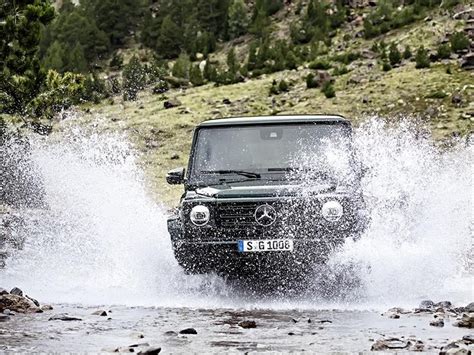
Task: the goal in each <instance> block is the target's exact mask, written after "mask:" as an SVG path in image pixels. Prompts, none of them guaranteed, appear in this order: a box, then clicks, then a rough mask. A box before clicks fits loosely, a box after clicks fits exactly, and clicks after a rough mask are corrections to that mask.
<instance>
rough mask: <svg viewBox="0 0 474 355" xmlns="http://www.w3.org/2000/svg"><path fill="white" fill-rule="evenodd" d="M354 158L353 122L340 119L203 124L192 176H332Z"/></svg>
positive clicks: (204, 177) (241, 177) (213, 178)
mask: <svg viewBox="0 0 474 355" xmlns="http://www.w3.org/2000/svg"><path fill="white" fill-rule="evenodd" d="M350 159H351V154H350V128H349V127H347V126H345V125H341V124H326V123H325V124H321V123H317V124H315V123H308V124H298V125H295V124H272V125H268V124H266V125H251V126H233V127H210V128H201V129H199V131H198V134H197V141H196V143H195V151H194V159H193V162H192V164H191V172H190V180H191V181H202V182H207V181H208V180H216V179H217V180H233V179H236V178H238V179H241V180H245V179H252V178H253V179H257V178H258V179H262V180H264V179H267V180H269V179H288V178H289V177H291V176H295V175H296V174H295V172H297V175H299V176H300V175H301V171H305V172H306V173H307V172H312V173H316V174H317V175H321V174H322V173H324V174H323V175H324V176H326V177H327V176H328V175H334V169H337V168H338V167H337V166H338V165H339V166H341V164H342V165H347V164H350V161H349V160H350Z"/></svg>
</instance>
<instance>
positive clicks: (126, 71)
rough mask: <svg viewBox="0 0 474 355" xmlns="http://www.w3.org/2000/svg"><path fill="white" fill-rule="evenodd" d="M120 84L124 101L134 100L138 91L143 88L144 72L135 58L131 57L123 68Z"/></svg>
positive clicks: (144, 81) (138, 60)
mask: <svg viewBox="0 0 474 355" xmlns="http://www.w3.org/2000/svg"><path fill="white" fill-rule="evenodd" d="M122 83H123V84H122V86H123V89H124V99H125V100H131V101H134V100H136V99H137V93H138V91H140V90H143V88H144V87H145V83H146V76H145V71H144V68H143V66H142V64H141V63H140V59H138V57H137V56H133V57H132V58H131V59H130V62H129V63H128V64H127V65H125V67H124V68H123V72H122Z"/></svg>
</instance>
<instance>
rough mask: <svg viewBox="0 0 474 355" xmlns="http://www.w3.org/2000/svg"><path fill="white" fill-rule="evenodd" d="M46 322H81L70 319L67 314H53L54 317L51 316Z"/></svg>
mask: <svg viewBox="0 0 474 355" xmlns="http://www.w3.org/2000/svg"><path fill="white" fill-rule="evenodd" d="M48 320H61V321H64V322H72V321H82V319H81V318H77V317H72V316H70V315H68V314H67V313H61V314H55V315H54V316H52V317H51V318H49V319H48Z"/></svg>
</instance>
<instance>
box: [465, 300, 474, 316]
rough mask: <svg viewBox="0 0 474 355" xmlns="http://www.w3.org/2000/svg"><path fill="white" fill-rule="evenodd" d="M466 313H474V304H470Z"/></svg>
mask: <svg viewBox="0 0 474 355" xmlns="http://www.w3.org/2000/svg"><path fill="white" fill-rule="evenodd" d="M465 309H466V312H469V313H473V312H474V302H471V303H469V304H468V305H467V306H466V307H465Z"/></svg>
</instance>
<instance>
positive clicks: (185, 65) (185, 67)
mask: <svg viewBox="0 0 474 355" xmlns="http://www.w3.org/2000/svg"><path fill="white" fill-rule="evenodd" d="M190 67H191V61H190V60H189V56H188V55H187V54H185V53H181V54H180V55H179V58H178V59H177V60H176V62H175V63H174V65H173V70H172V74H173V76H174V77H176V78H181V79H188V78H189V68H190Z"/></svg>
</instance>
